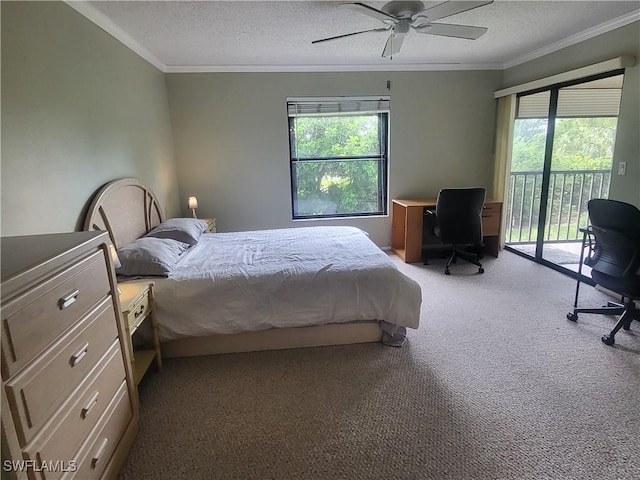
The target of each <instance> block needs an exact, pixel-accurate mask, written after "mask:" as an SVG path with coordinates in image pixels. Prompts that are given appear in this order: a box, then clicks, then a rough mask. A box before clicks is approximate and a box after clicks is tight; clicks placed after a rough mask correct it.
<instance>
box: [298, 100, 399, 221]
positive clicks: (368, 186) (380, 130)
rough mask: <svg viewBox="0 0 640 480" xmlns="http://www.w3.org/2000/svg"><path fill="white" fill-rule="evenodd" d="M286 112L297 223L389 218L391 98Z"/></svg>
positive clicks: (310, 103) (308, 103) (305, 103)
mask: <svg viewBox="0 0 640 480" xmlns="http://www.w3.org/2000/svg"><path fill="white" fill-rule="evenodd" d="M287 108H288V112H289V144H290V155H291V197H292V205H293V219H294V220H295V219H305V218H335V217H351V216H367V215H369V216H370V215H386V214H387V152H388V140H387V139H388V134H387V132H388V124H389V98H388V97H382V98H378V97H376V98H371V97H367V98H363V97H360V98H339V99H308V100H305V99H301V100H289V101H288V102H287Z"/></svg>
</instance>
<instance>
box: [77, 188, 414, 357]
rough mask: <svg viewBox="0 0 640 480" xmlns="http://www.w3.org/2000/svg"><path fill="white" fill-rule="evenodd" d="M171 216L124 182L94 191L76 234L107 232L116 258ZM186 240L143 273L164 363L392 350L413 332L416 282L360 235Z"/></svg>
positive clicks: (266, 233) (324, 232)
mask: <svg viewBox="0 0 640 480" xmlns="http://www.w3.org/2000/svg"><path fill="white" fill-rule="evenodd" d="M172 220H173V219H169V220H166V219H165V217H164V215H163V212H162V208H161V207H160V204H159V203H158V201H157V199H156V196H155V195H154V193H153V192H152V191H151V190H150V189H149V188H148V187H146V186H145V185H143V184H142V183H141V182H140V181H139V180H137V179H135V178H124V179H119V180H114V181H112V182H109V183H108V184H106V185H104V186H103V187H102V188H101V189H100V190H99V191H98V192H97V193H96V194H95V196H94V198H93V200H92V202H91V204H90V206H89V209H88V212H87V215H86V221H85V230H106V231H108V232H109V235H110V238H111V241H112V242H113V244H114V246H115V247H116V249H117V251H118V252H122V253H126V252H127V251H129V250H131V249H132V248H133V246H135V245H137V244H138V243H140V242H142V241H151V240H148V236H153V235H154V234H156V232H157V231H158V230H162V227H163V226H165V225H166V224H168V223H170V222H171V221H172ZM175 221H181V220H179V219H175ZM182 221H184V222H188V220H187V219H184V220H182ZM194 236H195V237H198V238H197V239H196V241H195V243H193V242H192V244H190V245H189V244H186V243H185V244H184V245H183V248H184V251H180V253H179V254H177V256H176V260H175V264H172V265H171V266H170V267H167V269H166V273H165V274H164V275H163V276H154V277H153V280H154V281H155V284H156V285H155V302H156V313H157V318H158V324H159V330H160V339H161V342H162V350H163V355H164V356H165V357H178V356H194V355H205V354H213V353H230V352H241V351H254V350H269V349H282V348H298V347H310V346H323V345H338V344H350V343H362V342H376V341H378V342H379V341H382V342H383V343H386V344H389V345H394V346H401V345H402V344H403V343H404V340H405V333H406V328H418V325H419V318H420V304H421V300H422V298H421V290H420V286H419V285H418V284H417V283H416V282H415V281H413V280H411V279H409V278H408V277H406V276H405V275H404V274H402V273H401V272H400V271H399V270H398V269H397V268H396V266H395V265H394V264H393V262H392V260H391V259H390V258H389V257H388V256H387V255H386V254H385V253H384V252H382V251H381V250H380V249H379V248H378V247H377V246H376V245H375V244H374V243H373V242H372V241H371V240H370V239H369V238H368V236H367V235H366V233H364V232H363V231H361V230H360V229H357V228H355V227H299V228H286V229H277V230H260V231H252V232H234V233H201V234H199V236H198V235H194ZM180 240H183V239H182V238H181V239H180ZM154 241H155V240H154ZM184 241H185V242H186V241H187V240H184ZM163 242H164V240H163ZM116 271H117V272H118V270H116ZM118 273H119V272H118ZM125 273H128V274H130V275H131V274H132V273H135V272H132V271H126V270H125ZM127 278H129V277H126V278H125V277H119V281H126V280H127ZM138 278H139V277H138Z"/></svg>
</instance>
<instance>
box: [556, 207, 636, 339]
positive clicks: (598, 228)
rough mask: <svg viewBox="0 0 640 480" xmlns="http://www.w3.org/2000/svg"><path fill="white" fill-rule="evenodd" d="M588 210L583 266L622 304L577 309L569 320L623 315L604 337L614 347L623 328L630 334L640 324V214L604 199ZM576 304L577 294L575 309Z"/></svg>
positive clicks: (570, 315) (634, 208) (630, 208)
mask: <svg viewBox="0 0 640 480" xmlns="http://www.w3.org/2000/svg"><path fill="white" fill-rule="evenodd" d="M588 209H589V219H590V222H591V225H590V226H589V227H588V229H587V233H588V243H587V247H588V248H589V250H588V254H587V257H586V258H585V260H584V264H585V265H588V266H589V267H591V278H592V279H593V280H594V281H595V282H596V283H597V284H598V285H600V286H602V287H604V288H606V289H607V290H611V291H613V292H615V293H617V294H619V295H621V296H622V300H621V303H616V302H608V304H607V306H604V307H601V308H574V309H573V312H569V313H568V314H567V318H568V319H569V320H571V321H573V322H575V321H577V320H578V313H597V314H602V315H620V318H619V319H618V322H617V323H616V325H615V327H614V328H613V330H611V333H609V335H604V336H603V337H602V341H603V342H604V343H606V344H607V345H613V344H614V343H615V335H616V333H618V331H619V330H620V329H621V328H624V329H625V330H629V329H630V328H631V322H632V321H633V320H639V321H640V310H639V309H637V308H636V305H635V300H639V299H640V210H638V209H637V208H636V207H634V206H633V205H630V204H628V203H624V202H618V201H616V200H606V199H602V198H596V199H593V200H590V201H589V204H588ZM578 285H579V284H578ZM576 288H577V287H576ZM577 300H578V294H577V291H576V304H575V307H577Z"/></svg>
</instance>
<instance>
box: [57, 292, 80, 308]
mask: <svg viewBox="0 0 640 480" xmlns="http://www.w3.org/2000/svg"><path fill="white" fill-rule="evenodd" d="M79 293H80V290H78V289H76V290H74V291H73V292H71V293H67V294H66V295H65V296H64V297H62V298H61V299H60V300H58V307H60V310H64V309H65V308H67V307H69V306H70V305H73V304H74V303H75V302H76V300H77V299H78V294H79Z"/></svg>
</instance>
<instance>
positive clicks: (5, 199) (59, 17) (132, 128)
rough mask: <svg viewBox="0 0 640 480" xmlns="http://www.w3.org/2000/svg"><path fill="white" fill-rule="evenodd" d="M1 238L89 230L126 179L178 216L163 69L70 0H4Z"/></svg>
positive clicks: (2, 5) (167, 211) (0, 6)
mask: <svg viewBox="0 0 640 480" xmlns="http://www.w3.org/2000/svg"><path fill="white" fill-rule="evenodd" d="M0 8H1V9H2V165H1V177H2V194H1V196H2V205H1V217H2V224H1V233H2V235H5V236H7V235H25V234H34V233H53V232H64V231H73V230H78V229H81V228H82V222H83V215H84V212H85V209H86V207H87V204H88V202H89V200H90V197H91V196H92V194H93V193H94V192H95V191H96V190H97V189H98V188H99V187H100V186H101V185H102V184H104V183H106V182H108V181H110V180H112V179H114V178H120V177H128V176H133V177H139V178H141V179H142V181H143V182H145V183H146V184H147V185H149V186H151V187H152V188H153V190H154V191H155V192H156V194H157V195H158V197H159V200H160V202H161V204H162V205H163V206H164V207H165V209H166V213H167V214H169V215H175V214H177V213H178V208H179V207H178V197H177V186H176V174H175V165H174V159H173V143H172V138H171V124H170V121H169V110H168V103H167V93H166V84H165V78H164V74H163V73H162V72H160V71H159V70H157V69H156V68H155V67H153V66H151V65H150V64H148V63H147V62H146V61H145V60H142V59H141V58H140V57H139V56H137V55H136V54H135V53H133V52H132V51H131V50H129V49H128V48H127V47H125V46H123V45H122V44H121V43H120V42H118V41H117V40H115V39H114V38H113V37H111V36H110V35H108V34H106V33H105V32H104V31H103V30H101V29H100V28H98V27H97V26H96V25H94V24H93V23H91V22H89V21H88V20H87V19H86V18H84V17H83V16H81V15H80V14H79V13H77V12H76V11H75V10H73V9H72V8H70V7H69V6H68V5H66V4H64V3H62V2H1V4H0Z"/></svg>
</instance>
